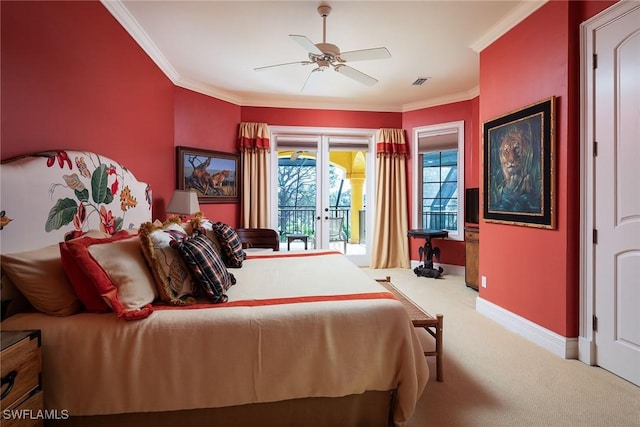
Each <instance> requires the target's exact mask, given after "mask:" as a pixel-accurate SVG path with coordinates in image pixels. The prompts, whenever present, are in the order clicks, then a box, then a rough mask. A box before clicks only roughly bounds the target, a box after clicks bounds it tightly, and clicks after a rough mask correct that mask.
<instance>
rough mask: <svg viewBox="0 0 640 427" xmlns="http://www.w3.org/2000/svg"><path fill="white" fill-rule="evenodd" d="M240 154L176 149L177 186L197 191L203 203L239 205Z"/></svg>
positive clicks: (185, 148) (180, 188)
mask: <svg viewBox="0 0 640 427" xmlns="http://www.w3.org/2000/svg"><path fill="white" fill-rule="evenodd" d="M239 158H240V156H239V155H237V154H230V153H222V152H219V151H210V150H202V149H199V148H189V147H176V163H177V171H176V179H177V183H176V186H177V188H178V190H195V191H196V192H197V193H198V201H199V202H200V203H237V202H238V201H239V200H240V197H239V193H240V191H239V189H240V173H239V167H238V165H239Z"/></svg>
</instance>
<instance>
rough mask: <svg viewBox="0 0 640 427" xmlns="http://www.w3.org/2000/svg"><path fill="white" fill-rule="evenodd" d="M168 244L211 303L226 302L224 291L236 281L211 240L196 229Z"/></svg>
mask: <svg viewBox="0 0 640 427" xmlns="http://www.w3.org/2000/svg"><path fill="white" fill-rule="evenodd" d="M170 244H171V246H172V247H174V248H175V249H177V250H178V252H179V253H180V255H181V256H182V259H184V261H185V262H186V264H187V266H188V267H189V268H190V269H191V273H193V277H194V279H195V280H196V284H197V286H198V287H199V290H200V292H202V293H204V294H205V295H206V297H207V298H209V300H210V301H211V302H213V303H216V304H217V303H222V302H227V300H228V298H227V295H226V294H225V291H226V290H227V289H229V288H230V287H231V286H232V285H233V284H235V283H236V278H235V277H234V275H233V274H231V273H229V272H228V271H227V268H226V267H225V265H224V262H223V261H222V259H221V258H220V256H219V255H218V253H217V252H216V251H215V249H214V248H213V244H212V243H211V240H209V238H208V237H207V236H205V235H204V234H203V233H202V232H201V231H198V230H196V231H195V232H194V234H193V236H189V237H187V238H185V239H183V240H172V241H171V243H170Z"/></svg>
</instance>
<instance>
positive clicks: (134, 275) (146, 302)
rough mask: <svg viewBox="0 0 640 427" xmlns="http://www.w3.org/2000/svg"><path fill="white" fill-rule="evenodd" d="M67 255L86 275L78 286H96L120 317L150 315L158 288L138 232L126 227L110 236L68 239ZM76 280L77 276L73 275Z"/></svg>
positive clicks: (130, 318)
mask: <svg viewBox="0 0 640 427" xmlns="http://www.w3.org/2000/svg"><path fill="white" fill-rule="evenodd" d="M66 246H67V249H68V255H67V256H71V257H72V258H73V259H74V261H75V263H76V266H77V267H78V269H79V270H80V271H81V272H82V273H83V275H84V276H85V277H86V280H87V281H85V282H83V283H76V284H75V285H74V288H75V287H79V288H80V287H83V286H93V287H94V288H95V290H96V291H97V293H98V294H99V295H100V296H101V297H102V298H103V299H104V300H105V302H106V303H107V304H108V305H109V307H110V308H111V309H112V310H113V311H114V312H115V313H116V315H117V316H118V317H121V318H123V319H126V320H136V319H143V318H145V317H148V316H149V315H150V314H151V313H152V312H153V309H152V308H151V303H152V302H153V300H154V299H155V298H156V297H157V291H156V288H155V284H154V281H153V277H152V276H151V272H150V271H149V269H148V268H147V265H146V261H145V259H144V256H143V255H142V250H141V249H140V240H139V238H138V236H136V235H131V234H129V233H128V232H127V231H126V230H122V231H119V232H118V233H116V234H114V235H113V236H112V237H110V238H107V239H93V238H90V237H85V238H81V239H77V240H73V241H70V242H67V243H66ZM70 279H71V280H74V278H71V277H70Z"/></svg>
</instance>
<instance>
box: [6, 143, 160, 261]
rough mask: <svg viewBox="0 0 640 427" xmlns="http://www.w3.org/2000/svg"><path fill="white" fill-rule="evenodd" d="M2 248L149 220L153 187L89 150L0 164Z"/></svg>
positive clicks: (9, 250) (12, 249)
mask: <svg viewBox="0 0 640 427" xmlns="http://www.w3.org/2000/svg"><path fill="white" fill-rule="evenodd" d="M0 190H1V192H0V253H4V254H6V253H13V252H20V251H26V250H31V249H35V248H39V247H43V246H47V245H51V244H55V243H58V242H61V241H63V240H67V239H69V238H72V237H74V236H76V235H79V234H82V233H83V232H86V231H88V230H102V231H104V232H107V233H109V234H113V233H115V232H116V231H118V230H122V229H129V228H138V227H139V226H140V224H142V223H144V222H146V221H151V189H150V187H149V185H148V184H146V183H143V182H139V181H138V180H136V178H135V176H133V174H132V173H131V172H129V170H128V169H127V168H126V167H125V166H123V165H122V164H120V163H118V162H116V161H114V160H111V159H109V158H107V157H104V156H102V155H99V154H96V153H92V152H88V151H72V150H67V151H45V152H39V153H34V154H29V155H25V156H20V157H18V158H15V159H10V160H6V161H3V162H2V164H1V165H0Z"/></svg>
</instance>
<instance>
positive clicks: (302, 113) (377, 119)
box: [242, 107, 402, 129]
mask: <svg viewBox="0 0 640 427" xmlns="http://www.w3.org/2000/svg"><path fill="white" fill-rule="evenodd" d="M242 121H243V122H263V123H268V124H269V125H271V126H309V127H336V128H360V129H379V128H399V127H401V126H402V113H384V112H373V111H340V110H314V109H298V108H270V107H242Z"/></svg>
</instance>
